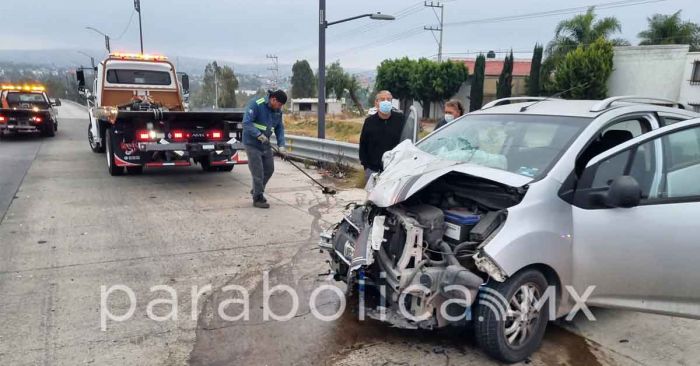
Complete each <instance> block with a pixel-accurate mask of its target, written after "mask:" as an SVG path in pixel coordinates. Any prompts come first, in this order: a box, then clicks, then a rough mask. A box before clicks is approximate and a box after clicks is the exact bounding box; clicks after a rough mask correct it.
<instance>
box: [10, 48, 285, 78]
mask: <svg viewBox="0 0 700 366" xmlns="http://www.w3.org/2000/svg"><path fill="white" fill-rule="evenodd" d="M80 52H84V53H86V54H88V55H90V56H93V57H94V58H95V62H99V61H100V60H102V59H104V57H106V56H107V53H106V52H105V51H97V50H65V49H55V50H0V62H12V63H17V64H33V65H45V66H51V67H59V68H62V67H76V66H81V65H82V66H89V65H90V58H89V57H88V56H86V55H84V54H81V53H80ZM167 56H168V57H169V59H170V61H171V62H172V63H174V64H175V66H176V67H177V69H178V70H179V71H182V72H186V73H188V74H191V75H198V74H202V73H203V72H204V67H205V66H206V65H207V64H208V63H210V62H211V61H214V59H203V58H195V57H187V56H178V55H167ZM216 61H217V62H219V64H221V65H228V66H231V67H233V69H234V70H235V72H236V73H241V74H251V75H268V74H269V73H270V71H269V70H268V67H270V65H269V64H266V63H261V64H239V63H235V62H230V61H224V60H216ZM291 71H292V66H291V65H280V76H281V77H286V76H288V75H291Z"/></svg>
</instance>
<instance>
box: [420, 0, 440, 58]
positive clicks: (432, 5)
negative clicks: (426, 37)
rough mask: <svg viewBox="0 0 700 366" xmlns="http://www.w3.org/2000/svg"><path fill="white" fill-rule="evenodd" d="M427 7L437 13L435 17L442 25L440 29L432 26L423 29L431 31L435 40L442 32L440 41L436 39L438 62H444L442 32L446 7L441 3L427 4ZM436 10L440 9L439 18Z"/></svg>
mask: <svg viewBox="0 0 700 366" xmlns="http://www.w3.org/2000/svg"><path fill="white" fill-rule="evenodd" d="M423 5H424V6H425V7H428V8H433V13H435V17H436V18H437V20H438V23H439V24H440V26H439V27H432V26H430V27H429V26H425V27H423V29H425V30H429V31H430V32H431V33H432V34H433V37H434V38H435V32H440V39H438V38H435V41H436V42H437V43H438V62H441V61H442V31H443V29H444V27H443V24H444V23H443V20H444V19H445V5H444V4H442V3H440V2H439V1H438V2H436V3H434V2H432V1H431V2H427V1H426V2H425V3H423ZM435 8H439V9H440V15H439V16H438V15H437V13H436V12H435Z"/></svg>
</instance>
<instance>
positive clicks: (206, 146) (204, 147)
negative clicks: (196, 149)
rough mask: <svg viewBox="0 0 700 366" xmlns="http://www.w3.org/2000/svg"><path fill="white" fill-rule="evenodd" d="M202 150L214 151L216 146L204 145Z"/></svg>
mask: <svg viewBox="0 0 700 366" xmlns="http://www.w3.org/2000/svg"><path fill="white" fill-rule="evenodd" d="M202 149H204V150H214V145H202Z"/></svg>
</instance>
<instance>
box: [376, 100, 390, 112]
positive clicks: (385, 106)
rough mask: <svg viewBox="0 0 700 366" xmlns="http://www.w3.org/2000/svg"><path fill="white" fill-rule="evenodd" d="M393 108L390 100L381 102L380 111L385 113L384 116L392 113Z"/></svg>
mask: <svg viewBox="0 0 700 366" xmlns="http://www.w3.org/2000/svg"><path fill="white" fill-rule="evenodd" d="M392 107H393V106H392V105H391V102H390V101H388V100H384V101H381V102H379V111H380V112H382V113H384V114H389V113H391V108H392Z"/></svg>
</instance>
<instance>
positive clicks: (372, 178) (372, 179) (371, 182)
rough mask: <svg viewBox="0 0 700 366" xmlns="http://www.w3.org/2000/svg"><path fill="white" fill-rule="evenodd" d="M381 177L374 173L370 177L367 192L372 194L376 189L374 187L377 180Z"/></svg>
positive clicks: (366, 185)
mask: <svg viewBox="0 0 700 366" xmlns="http://www.w3.org/2000/svg"><path fill="white" fill-rule="evenodd" d="M378 177H379V173H372V174H371V175H370V176H369V179H367V184H365V191H367V192H370V191H372V190H373V189H374V187H375V186H376V185H377V178H378Z"/></svg>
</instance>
